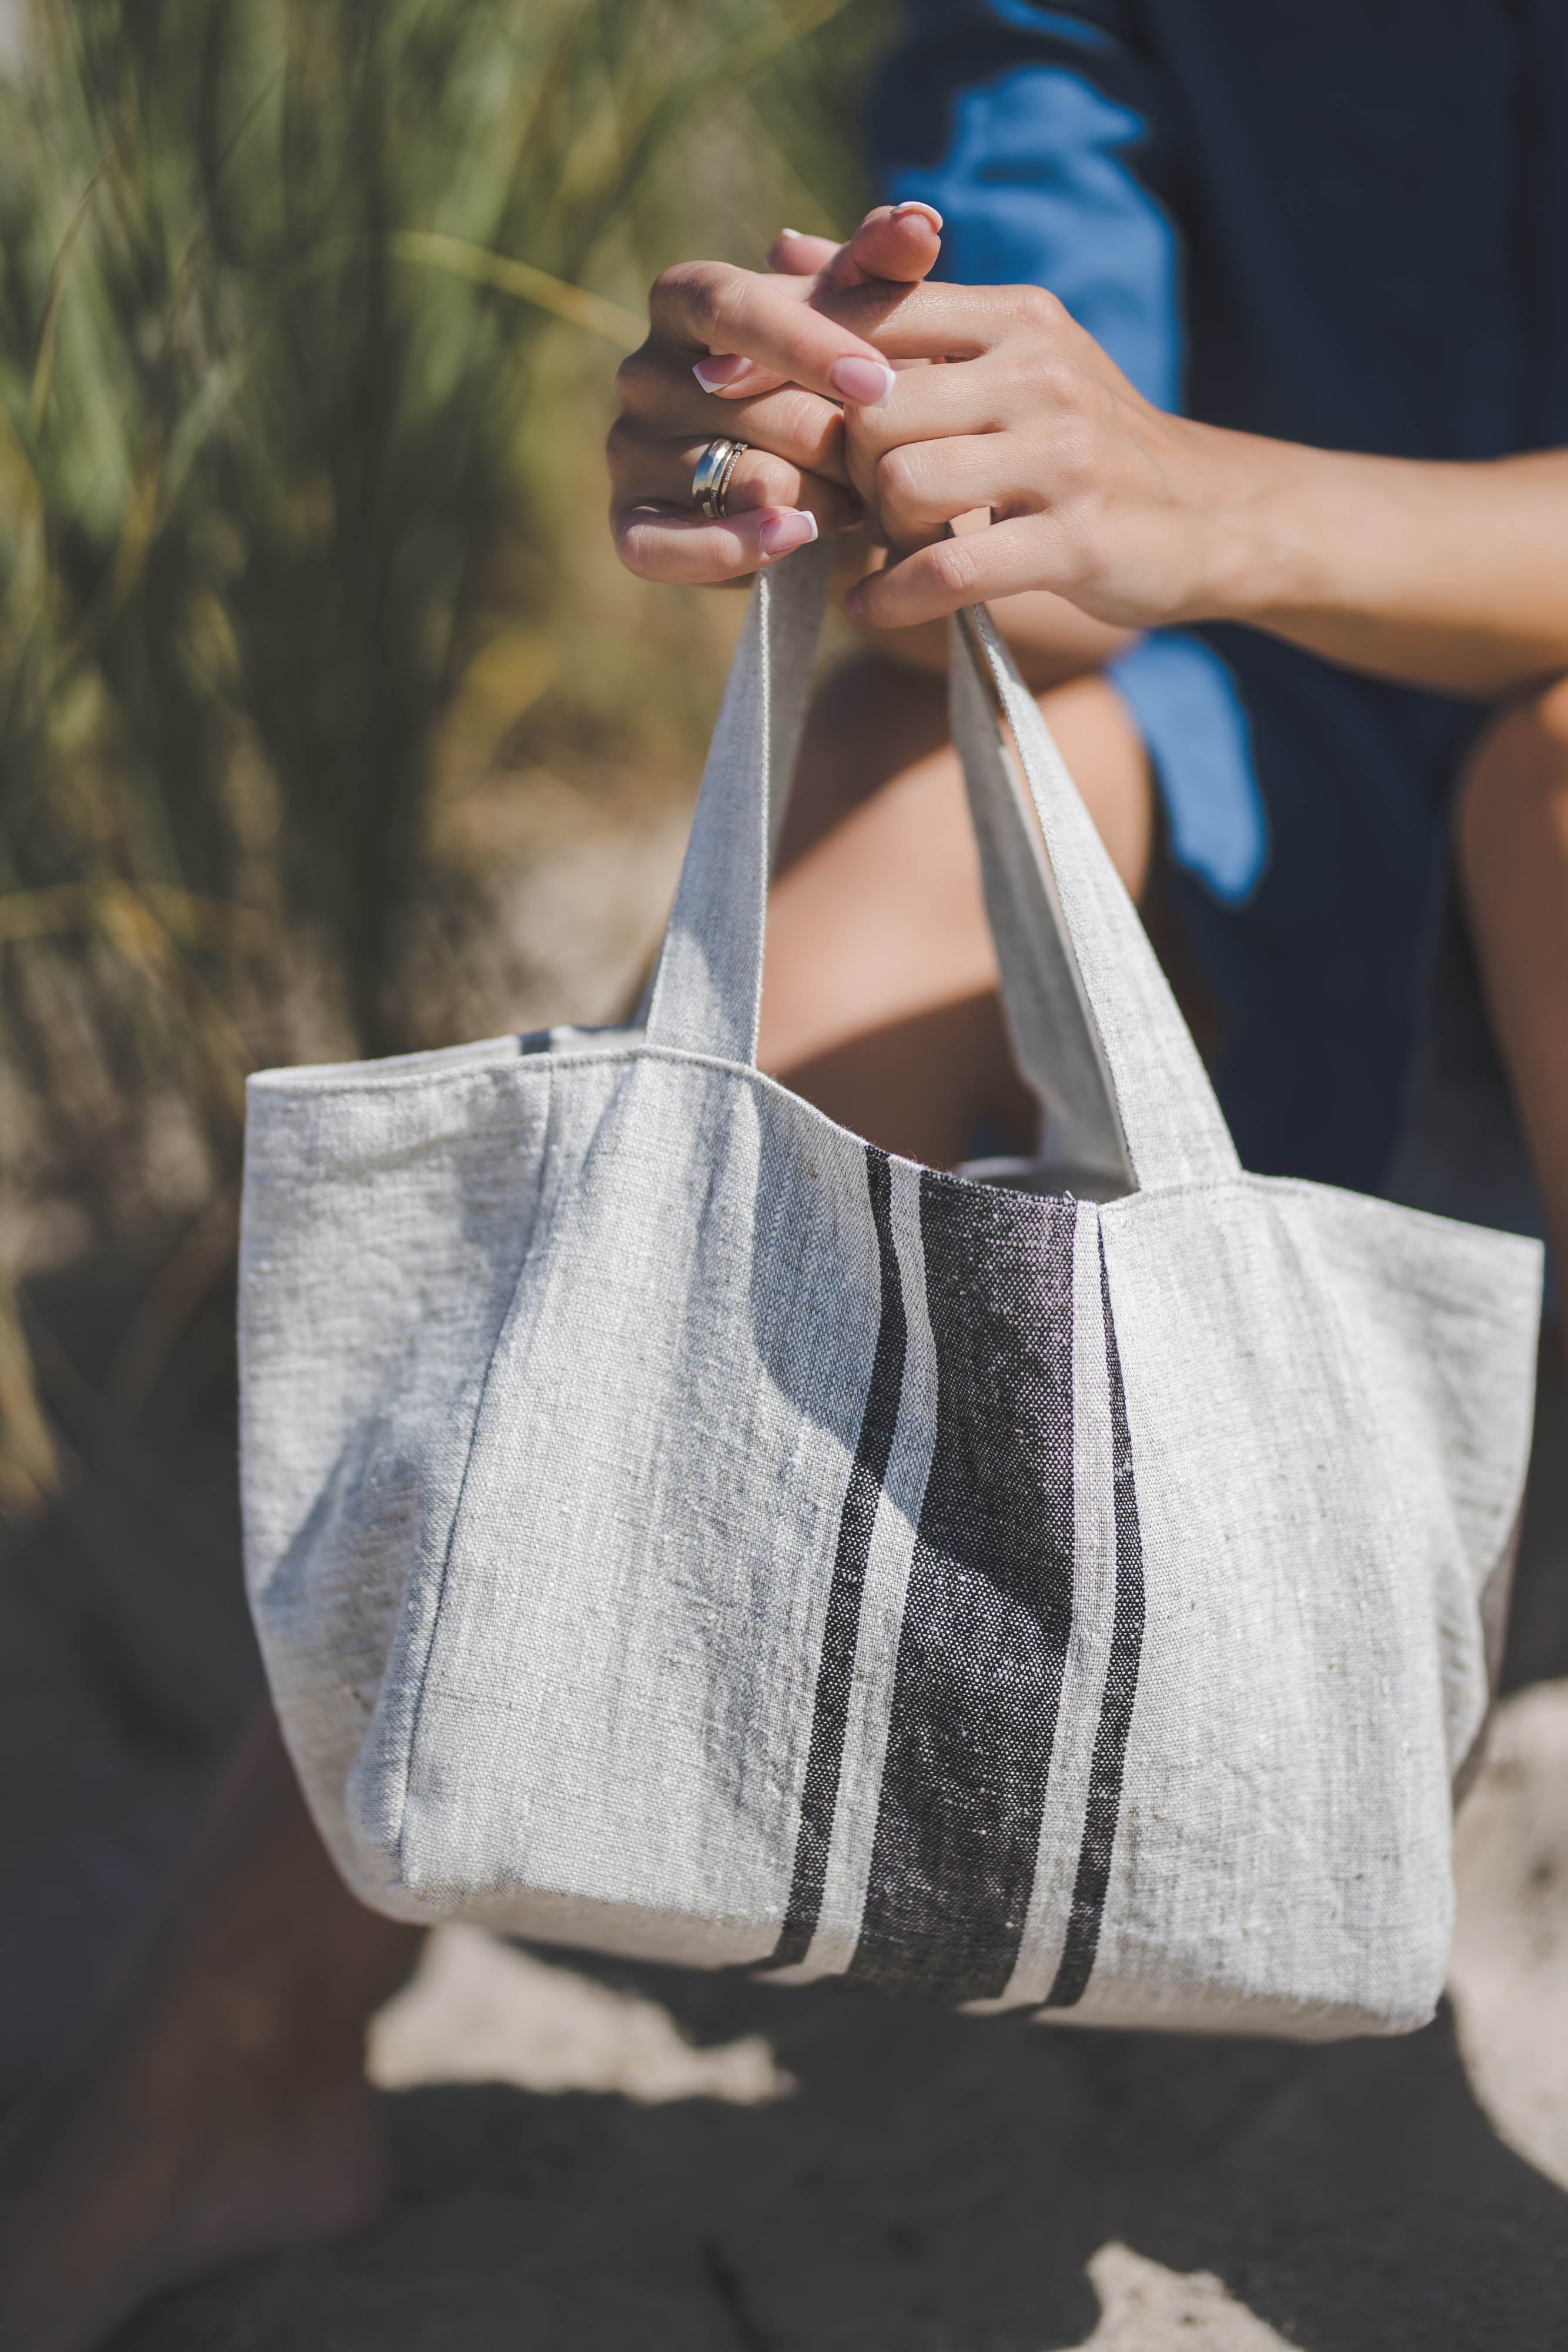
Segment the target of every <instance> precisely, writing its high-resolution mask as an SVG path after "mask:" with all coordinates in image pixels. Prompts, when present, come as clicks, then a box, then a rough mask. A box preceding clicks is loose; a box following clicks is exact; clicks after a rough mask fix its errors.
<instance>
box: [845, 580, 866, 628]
mask: <svg viewBox="0 0 1568 2352" xmlns="http://www.w3.org/2000/svg"><path fill="white" fill-rule="evenodd" d="M864 609H865V599H864V597H863V596H862V594H861V592H860V590H859V589H858V588H852V589H851V590H850V593H849V594H848V595H847V596H846V597H845V598H844V610H845V612H846V613H849V614H852V615H853V617H854V618H855V619H856V620H857V621H858V620H859V619H860V618H861V615H862V613H863V611H864Z"/></svg>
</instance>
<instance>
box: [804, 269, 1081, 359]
mask: <svg viewBox="0 0 1568 2352" xmlns="http://www.w3.org/2000/svg"><path fill="white" fill-rule="evenodd" d="M812 308H813V309H818V308H820V309H821V310H822V311H823V312H824V313H825V315H826V316H827V317H829V318H831V319H832V320H836V321H838V322H840V323H841V324H842V325H844V326H846V327H849V328H852V329H853V330H854V331H856V332H857V333H858V334H859V335H861V336H862V338H863V339H864V340H865V341H868V342H872V343H874V344H875V346H876V348H877V350H878V351H879V352H883V353H884V354H885V356H886V357H887V358H888V359H891V360H915V359H930V360H935V359H964V360H967V359H978V358H979V357H980V356H981V354H982V353H983V352H988V351H993V350H995V348H996V346H997V345H998V343H999V342H1002V341H1006V339H1007V338H1008V337H1009V335H1014V334H1017V333H1019V331H1020V330H1023V329H1025V328H1028V329H1030V330H1032V331H1035V332H1038V333H1045V334H1051V335H1054V336H1059V337H1060V338H1061V341H1062V342H1063V343H1064V345H1066V346H1068V347H1069V348H1073V347H1076V345H1077V344H1079V343H1080V342H1082V341H1086V340H1087V339H1086V338H1085V337H1084V334H1083V330H1082V328H1081V327H1079V326H1077V325H1076V324H1075V323H1074V321H1073V320H1072V318H1071V314H1070V313H1069V312H1068V310H1066V309H1065V308H1064V307H1063V305H1062V304H1061V302H1059V301H1058V300H1057V299H1056V297H1055V296H1054V295H1053V294H1051V293H1048V292H1047V290H1046V289H1045V288H1044V287H1043V286H948V285H943V284H938V283H936V282H934V281H933V280H931V279H929V278H925V279H923V280H922V281H921V283H920V284H919V285H918V286H894V285H892V284H890V283H889V282H888V281H887V280H885V279H881V278H873V279H868V280H867V282H866V283H865V284H864V285H862V286H846V287H842V288H840V289H836V290H833V291H830V292H828V293H825V294H818V295H814V296H813V297H812Z"/></svg>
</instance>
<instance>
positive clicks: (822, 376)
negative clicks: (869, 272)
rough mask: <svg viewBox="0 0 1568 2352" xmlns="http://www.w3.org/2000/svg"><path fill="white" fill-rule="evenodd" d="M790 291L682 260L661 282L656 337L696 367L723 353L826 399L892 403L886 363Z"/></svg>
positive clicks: (749, 273)
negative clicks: (671, 346) (671, 344)
mask: <svg viewBox="0 0 1568 2352" xmlns="http://www.w3.org/2000/svg"><path fill="white" fill-rule="evenodd" d="M790 286H791V281H789V279H779V278H765V277H762V276H761V275H760V274H759V273H758V272H757V271H755V270H749V269H735V268H730V266H729V265H728V264H727V263H726V262H718V261H688V262H682V263H679V264H677V265H676V267H675V268H674V269H666V270H665V271H664V275H663V276H662V277H661V278H657V279H656V280H655V282H654V286H653V299H652V301H651V303H650V306H649V307H650V310H651V313H652V317H653V329H654V332H655V334H657V335H659V336H662V337H664V338H665V339H666V340H667V341H669V342H671V343H673V344H674V346H675V347H676V349H677V351H679V352H685V353H686V354H687V355H688V358H687V363H688V365H690V366H694V367H695V366H700V365H701V364H702V362H704V361H705V360H706V359H709V358H710V357H712V356H713V355H714V354H716V353H717V354H737V355H739V356H740V357H742V358H745V359H748V360H752V361H754V362H756V363H757V365H758V367H762V368H767V369H770V370H771V371H772V372H773V373H775V374H776V375H778V376H782V377H786V378H788V379H789V382H790V383H799V384H803V385H804V386H805V387H806V389H807V390H808V391H810V392H815V393H820V394H821V395H822V397H823V398H824V399H828V400H843V401H852V402H855V403H857V404H867V405H875V404H876V403H877V402H879V401H883V400H885V399H886V398H887V395H888V394H889V392H890V391H891V390H892V389H893V381H894V378H893V370H892V369H891V368H890V367H889V366H888V364H887V362H886V361H885V360H884V359H883V358H882V357H881V355H880V353H879V352H877V351H876V350H875V349H874V348H873V346H872V345H871V344H870V343H868V342H867V341H864V339H863V338H862V336H860V335H858V334H855V333H853V332H852V331H851V330H850V329H849V328H847V327H844V326H841V325H840V323H839V322H838V320H835V319H831V318H827V317H825V316H824V315H823V314H822V313H821V311H819V310H813V309H812V307H811V305H810V303H809V302H805V301H802V300H801V299H800V293H799V290H796V291H794V292H791V291H790Z"/></svg>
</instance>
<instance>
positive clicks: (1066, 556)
mask: <svg viewBox="0 0 1568 2352" xmlns="http://www.w3.org/2000/svg"><path fill="white" fill-rule="evenodd" d="M825 307H826V308H827V310H829V312H830V315H831V316H832V317H833V318H834V319H835V320H840V321H841V322H842V323H844V324H846V325H849V326H852V327H856V328H858V329H859V330H860V331H861V332H862V334H864V335H865V337H866V339H867V340H868V341H872V342H874V344H875V345H876V347H877V349H878V350H879V351H881V352H884V353H885V354H886V355H887V356H888V357H889V358H891V359H894V360H901V361H905V362H907V361H910V360H915V359H926V360H938V359H940V360H946V361H949V362H953V363H952V364H949V365H947V366H941V367H918V368H904V369H903V370H901V372H900V373H898V374H897V375H896V377H895V379H894V388H893V391H892V393H891V394H890V396H889V398H888V399H887V400H886V402H885V403H884V404H883V405H881V406H880V407H876V408H871V407H859V406H851V407H850V408H849V410H848V411H847V415H846V426H845V431H846V443H845V448H846V456H847V468H848V474H849V478H850V480H851V482H852V484H853V486H854V488H856V489H857V490H858V491H859V492H860V494H861V496H862V498H863V499H865V501H866V503H867V505H868V506H869V507H870V508H871V509H873V511H874V513H875V515H876V517H877V519H878V520H879V521H880V524H881V527H882V530H883V534H884V535H885V537H886V539H887V541H888V543H889V547H890V549H891V551H892V555H893V559H894V560H891V561H890V562H889V564H888V566H887V569H886V570H885V571H883V572H879V573H877V574H875V575H874V576H873V577H872V578H871V579H868V580H866V581H865V582H863V583H862V585H861V587H860V588H859V589H858V590H857V591H856V592H855V593H854V595H853V597H852V600H851V602H852V610H855V611H857V612H858V613H859V614H861V615H862V617H863V618H864V619H865V620H867V621H869V622H871V623H873V625H876V626H877V627H882V628H899V627H907V626H908V625H911V624H913V623H915V622H920V621H928V620H931V619H933V618H935V617H936V616H937V615H939V614H944V613H951V612H953V611H955V610H956V608H957V607H958V606H960V605H963V604H975V603H977V602H979V601H980V600H982V599H985V598H989V597H998V596H1006V595H1010V594H1012V593H1016V592H1017V591H1019V590H1022V589H1049V590H1051V591H1053V592H1054V593H1056V594H1057V595H1060V596H1063V597H1065V598H1067V599H1068V600H1069V601H1070V602H1071V604H1074V605H1076V606H1077V607H1078V608H1079V610H1080V611H1082V612H1083V613H1086V614H1092V616H1093V617H1094V618H1095V619H1097V620H1100V621H1103V622H1108V623H1111V624H1112V625H1114V626H1116V627H1119V628H1131V629H1143V628H1151V627H1156V626H1160V625H1166V624H1169V623H1173V622H1179V621H1184V620H1192V619H1197V618H1199V617H1204V616H1209V615H1212V614H1215V613H1217V612H1218V611H1220V610H1222V609H1224V605H1225V593H1224V582H1225V577H1226V572H1227V566H1228V561H1229V557H1230V550H1231V542H1232V541H1233V540H1234V539H1235V538H1237V537H1238V536H1239V531H1240V528H1241V526H1240V523H1239V513H1240V512H1241V511H1242V510H1244V509H1245V504H1246V498H1247V491H1248V485H1249V463H1250V462H1251V461H1250V460H1249V455H1248V453H1249V450H1253V451H1255V450H1265V449H1269V448H1271V447H1274V446H1278V445H1275V444H1270V443H1261V442H1249V439H1248V436H1243V435H1240V434H1230V433H1219V432H1217V431H1215V430H1213V429H1212V428H1210V427H1207V426H1205V425H1195V424H1193V423H1191V422H1190V421H1189V420H1188V419H1186V418H1185V417H1179V416H1168V415H1166V414H1165V413H1164V412H1163V411H1162V410H1160V409H1157V408H1155V407H1153V406H1152V405H1151V404H1150V403H1149V402H1148V401H1146V400H1145V399H1144V397H1143V396H1142V394H1140V393H1138V392H1136V391H1135V390H1134V387H1133V386H1132V384H1130V383H1128V381H1127V379H1126V377H1125V376H1124V374H1123V373H1122V372H1121V370H1120V369H1119V368H1118V367H1117V366H1116V365H1115V364H1114V363H1113V361H1111V360H1110V359H1108V358H1107V356H1106V354H1105V353H1104V352H1103V351H1102V350H1101V348H1100V346H1099V344H1098V343H1096V342H1095V341H1094V340H1093V338H1092V336H1090V335H1087V334H1085V333H1084V331H1083V330H1082V328H1081V327H1079V326H1077V325H1075V324H1074V322H1073V320H1071V318H1070V317H1069V315H1068V313H1067V312H1066V310H1064V309H1063V308H1062V306H1061V303H1060V302H1058V301H1057V300H1056V299H1055V298H1054V297H1053V296H1052V295H1051V294H1048V293H1046V292H1044V291H1043V290H1042V289H1040V288H1039V287H1033V286H998V287H958V286H920V287H917V288H915V289H912V290H909V291H903V290H902V289H901V290H900V291H898V292H896V293H895V292H894V289H889V288H886V287H881V288H878V287H869V286H868V287H863V288H860V289H850V290H846V291H843V292H841V293H836V294H833V295H831V297H829V298H827V299H826V301H825ZM987 507H988V508H989V509H990V510H991V515H992V518H993V520H992V527H991V528H990V529H989V530H977V531H973V532H969V533H967V534H965V535H964V536H962V537H959V538H956V539H952V538H948V537H946V526H947V525H948V524H949V523H950V522H953V521H955V520H956V519H957V518H958V517H960V516H963V515H967V514H971V513H973V512H974V510H975V509H977V508H981V509H983V508H987Z"/></svg>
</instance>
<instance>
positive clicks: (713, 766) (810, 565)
mask: <svg viewBox="0 0 1568 2352" xmlns="http://www.w3.org/2000/svg"><path fill="white" fill-rule="evenodd" d="M833 556H834V549H833V546H832V543H831V541H817V542H816V544H815V545H813V546H810V547H803V548H801V549H800V550H799V551H798V552H797V553H795V554H793V555H789V556H786V557H784V558H783V559H782V561H781V562H778V563H776V564H773V565H770V566H769V568H768V571H766V572H762V573H760V574H759V575H758V582H757V585H756V586H755V588H753V590H752V592H751V601H750V604H748V605H747V614H746V621H745V625H744V626H743V627H742V629H741V633H740V642H739V644H738V645H737V646H736V649H735V658H734V660H733V661H732V662H731V663H730V666H729V677H728V678H727V681H726V683H725V689H724V700H723V701H722V703H721V704H720V705H719V712H718V721H717V724H716V726H715V728H714V730H713V742H712V744H711V745H710V746H709V749H708V755H707V765H706V768H705V769H704V770H703V786H702V791H701V793H699V795H698V797H697V808H696V814H695V817H694V818H693V819H692V835H691V840H690V841H689V843H688V844H687V845H686V856H685V865H684V866H682V867H681V878H680V882H679V885H678V887H677V888H676V891H675V903H674V908H673V909H672V911H671V915H670V924H669V929H667V930H666V932H665V933H664V947H663V949H662V950H661V952H660V956H659V964H658V970H657V971H655V973H654V975H653V990H652V992H651V994H650V996H649V1000H648V1021H647V1034H648V1042H649V1043H650V1045H674V1046H679V1047H682V1048H684V1049H685V1051H686V1052H687V1053H692V1054H712V1055H716V1056H717V1058H718V1059H719V1060H720V1061H723V1062H744V1063H746V1064H747V1065H752V1066H754V1065H755V1063H756V1060H757V1028H758V1018H759V1016H760V1013H761V1009H762V947H763V937H764V931H765V928H766V924H767V918H768V868H769V866H771V864H772V862H773V845H774V843H775V841H776V840H777V838H778V834H779V825H780V824H781V823H782V821H783V815H784V803H785V799H786V796H787V795H788V793H789V779H790V777H791V776H792V775H793V773H794V772H795V760H796V755H797V753H798V752H799V751H800V730H801V729H802V727H803V726H804V724H805V719H806V703H807V698H808V697H809V695H810V686H811V661H812V656H813V655H814V654H815V652H816V647H817V638H818V636H819V635H820V634H821V625H822V612H823V608H824V606H825V605H826V604H827V601H828V584H829V583H830V581H831V578H832V572H833Z"/></svg>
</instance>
